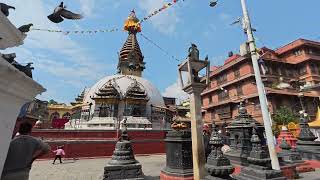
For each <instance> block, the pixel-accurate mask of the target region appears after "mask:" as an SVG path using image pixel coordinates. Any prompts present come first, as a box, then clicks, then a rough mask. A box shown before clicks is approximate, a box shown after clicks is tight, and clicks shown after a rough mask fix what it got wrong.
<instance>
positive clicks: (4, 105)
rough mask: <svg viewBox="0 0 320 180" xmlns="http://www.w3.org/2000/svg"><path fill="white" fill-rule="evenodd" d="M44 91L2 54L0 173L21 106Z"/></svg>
mask: <svg viewBox="0 0 320 180" xmlns="http://www.w3.org/2000/svg"><path fill="white" fill-rule="evenodd" d="M0 14H1V12H0ZM0 55H1V54H0ZM44 91H45V89H44V88H43V87H42V86H41V85H40V84H38V83H37V82H35V81H34V80H33V79H31V78H30V77H28V76H26V75H25V74H24V73H22V72H20V71H19V70H18V69H16V68H15V67H13V66H12V65H11V64H9V63H8V62H7V61H6V60H4V59H2V57H1V56H0V174H1V173H2V169H3V166H4V162H5V160H6V157H7V153H8V149H9V145H10V141H11V137H12V133H13V130H14V126H15V123H16V120H17V117H18V114H19V112H20V108H21V107H22V105H24V104H25V103H27V102H29V101H32V100H33V99H34V98H35V96H36V95H38V94H40V93H42V92H44Z"/></svg>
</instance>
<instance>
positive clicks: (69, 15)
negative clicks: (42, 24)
mask: <svg viewBox="0 0 320 180" xmlns="http://www.w3.org/2000/svg"><path fill="white" fill-rule="evenodd" d="M63 18H66V19H72V20H76V19H81V18H82V15H81V14H76V13H73V12H71V11H68V10H66V6H64V5H63V2H61V3H60V5H59V6H57V7H56V8H55V9H54V11H53V13H52V14H50V15H49V16H48V19H49V20H50V21H52V22H54V23H60V22H62V21H63V20H64V19H63Z"/></svg>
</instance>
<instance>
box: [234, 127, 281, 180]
mask: <svg viewBox="0 0 320 180" xmlns="http://www.w3.org/2000/svg"><path fill="white" fill-rule="evenodd" d="M251 143H252V150H251V152H250V155H249V157H248V158H247V159H248V162H249V166H248V167H243V168H241V172H240V174H239V175H237V176H235V177H234V178H235V179H238V180H251V179H252V180H260V179H274V180H282V179H286V177H283V176H282V172H281V171H279V170H273V169H271V160H270V158H269V154H268V152H266V151H265V150H264V149H263V148H262V146H261V140H260V138H259V136H258V135H257V131H256V129H255V128H253V131H252V137H251Z"/></svg>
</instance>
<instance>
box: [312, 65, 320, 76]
mask: <svg viewBox="0 0 320 180" xmlns="http://www.w3.org/2000/svg"><path fill="white" fill-rule="evenodd" d="M310 69H311V73H312V74H318V73H319V71H318V67H317V64H315V63H311V64H310Z"/></svg>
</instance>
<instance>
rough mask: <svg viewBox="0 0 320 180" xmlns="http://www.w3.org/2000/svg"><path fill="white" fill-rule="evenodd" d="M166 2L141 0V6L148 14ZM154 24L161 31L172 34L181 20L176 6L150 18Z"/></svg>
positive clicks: (162, 0)
mask: <svg viewBox="0 0 320 180" xmlns="http://www.w3.org/2000/svg"><path fill="white" fill-rule="evenodd" d="M164 4H165V1H164V0H139V7H140V8H141V9H142V10H144V11H146V12H147V13H148V15H149V14H150V13H152V12H153V11H155V10H157V9H159V8H161V7H162V6H163V5H164ZM149 21H150V22H151V23H152V25H153V26H154V27H155V28H156V29H157V30H158V31H160V32H162V33H165V34H171V33H173V32H174V31H175V29H176V24H177V23H178V22H179V21H180V18H179V17H178V15H177V13H176V9H175V7H174V6H172V7H169V8H168V9H167V10H164V11H162V12H160V13H159V14H158V15H156V16H153V17H151V18H150V19H149Z"/></svg>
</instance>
